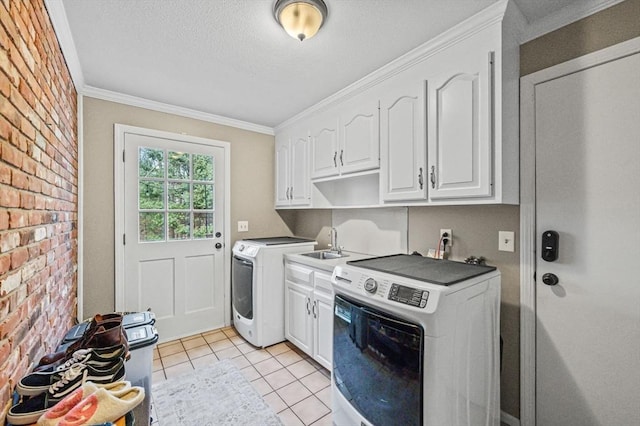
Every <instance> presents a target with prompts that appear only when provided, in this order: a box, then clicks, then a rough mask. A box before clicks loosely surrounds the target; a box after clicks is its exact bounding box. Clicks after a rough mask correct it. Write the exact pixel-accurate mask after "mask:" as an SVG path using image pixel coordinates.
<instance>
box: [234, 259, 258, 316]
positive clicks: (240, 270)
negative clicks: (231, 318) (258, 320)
mask: <svg viewBox="0 0 640 426" xmlns="http://www.w3.org/2000/svg"><path fill="white" fill-rule="evenodd" d="M231 272H232V275H231V303H232V304H233V307H234V308H235V310H236V312H238V314H239V315H240V316H242V317H244V318H246V319H253V262H252V261H251V260H248V259H243V258H241V257H239V256H233V261H232V271H231Z"/></svg>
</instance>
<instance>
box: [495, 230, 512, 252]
mask: <svg viewBox="0 0 640 426" xmlns="http://www.w3.org/2000/svg"><path fill="white" fill-rule="evenodd" d="M515 239H516V236H515V232H511V231H498V250H499V251H510V252H514V251H516V249H515V247H516V245H515Z"/></svg>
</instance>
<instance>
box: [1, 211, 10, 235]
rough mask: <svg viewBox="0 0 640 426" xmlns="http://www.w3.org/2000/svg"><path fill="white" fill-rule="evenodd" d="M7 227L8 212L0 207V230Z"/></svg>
mask: <svg viewBox="0 0 640 426" xmlns="http://www.w3.org/2000/svg"><path fill="white" fill-rule="evenodd" d="M6 229H9V212H8V211H6V210H2V209H0V231H4V230H6Z"/></svg>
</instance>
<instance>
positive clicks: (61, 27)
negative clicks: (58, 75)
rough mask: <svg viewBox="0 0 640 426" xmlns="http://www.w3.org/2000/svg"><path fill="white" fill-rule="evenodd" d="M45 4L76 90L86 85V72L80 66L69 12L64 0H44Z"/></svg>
mask: <svg viewBox="0 0 640 426" xmlns="http://www.w3.org/2000/svg"><path fill="white" fill-rule="evenodd" d="M44 6H45V8H46V9H47V13H48V14H49V19H50V20H51V24H52V25H53V30H54V32H55V33H56V37H57V39H58V43H59V44H60V49H61V50H62V55H63V56H64V60H65V61H66V63H67V68H69V73H70V74H71V79H72V80H73V84H74V85H75V87H76V90H78V89H80V88H82V87H84V74H83V73H82V67H81V66H80V58H79V57H78V50H77V49H76V44H75V42H74V41H73V35H71V28H70V27H69V21H68V20H67V12H66V11H65V10H64V5H63V4H62V0H44Z"/></svg>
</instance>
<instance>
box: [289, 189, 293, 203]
mask: <svg viewBox="0 0 640 426" xmlns="http://www.w3.org/2000/svg"><path fill="white" fill-rule="evenodd" d="M290 189H291V191H289V199H290V200H293V186H292V187H290Z"/></svg>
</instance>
